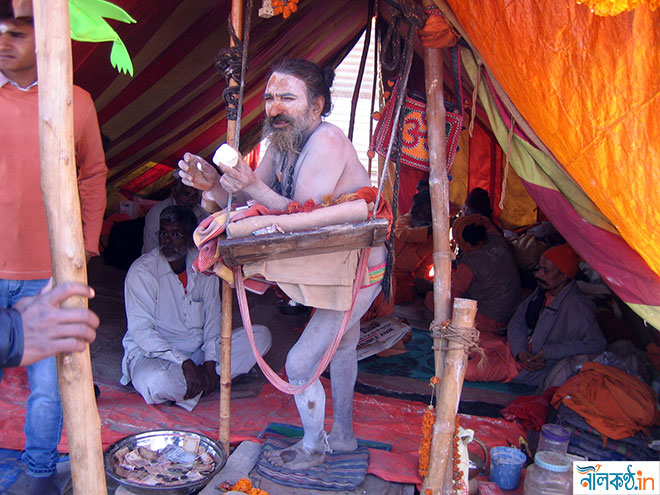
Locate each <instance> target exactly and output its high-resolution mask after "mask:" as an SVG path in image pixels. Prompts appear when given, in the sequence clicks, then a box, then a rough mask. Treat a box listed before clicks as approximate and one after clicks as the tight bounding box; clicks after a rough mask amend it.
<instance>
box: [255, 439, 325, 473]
mask: <svg viewBox="0 0 660 495" xmlns="http://www.w3.org/2000/svg"><path fill="white" fill-rule="evenodd" d="M264 455H265V456H266V459H268V462H270V463H271V464H272V465H274V466H279V467H283V468H286V469H290V470H292V471H297V470H302V469H307V468H310V467H312V466H318V465H319V464H323V462H324V461H325V448H324V446H323V444H321V446H320V449H319V450H318V451H317V450H310V449H308V448H307V447H305V446H304V445H303V443H302V440H301V441H300V442H298V443H296V444H294V445H292V446H291V447H287V448H286V449H282V450H271V451H270V452H266V453H265V454H264Z"/></svg>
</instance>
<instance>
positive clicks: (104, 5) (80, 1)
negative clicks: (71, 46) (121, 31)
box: [69, 0, 136, 76]
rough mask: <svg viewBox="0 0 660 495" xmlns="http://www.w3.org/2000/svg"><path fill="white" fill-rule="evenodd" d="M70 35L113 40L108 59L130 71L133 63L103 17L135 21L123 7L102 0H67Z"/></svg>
mask: <svg viewBox="0 0 660 495" xmlns="http://www.w3.org/2000/svg"><path fill="white" fill-rule="evenodd" d="M69 15H70V20H71V38H72V39H74V40H77V41H88V42H92V43H100V42H103V41H112V51H111V52H110V63H111V64H112V66H113V67H115V68H116V69H117V70H118V71H119V73H128V74H130V75H131V76H132V75H133V63H132V62H131V56H130V55H129V54H128V50H127V49H126V46H125V45H124V42H123V41H122V40H121V38H120V37H119V35H118V34H117V32H116V31H115V30H114V29H113V28H112V27H111V26H110V24H108V23H107V22H106V20H105V19H104V18H108V19H115V20H117V21H121V22H125V23H128V24H131V23H134V22H136V21H135V19H133V18H132V17H131V16H130V15H128V13H126V11H125V10H124V9H122V8H121V7H117V6H116V5H114V4H112V3H110V2H106V1H105V0H69Z"/></svg>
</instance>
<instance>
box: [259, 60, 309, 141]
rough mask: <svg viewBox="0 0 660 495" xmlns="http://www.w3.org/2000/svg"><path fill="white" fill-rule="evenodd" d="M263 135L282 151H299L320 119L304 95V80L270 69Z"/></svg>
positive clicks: (265, 97)
mask: <svg viewBox="0 0 660 495" xmlns="http://www.w3.org/2000/svg"><path fill="white" fill-rule="evenodd" d="M264 100H265V101H266V117H267V118H266V120H265V121H264V126H263V137H264V138H268V139H269V140H270V142H271V144H272V145H274V146H276V147H277V149H279V150H280V151H282V152H299V151H300V148H301V146H302V144H303V142H304V140H305V138H306V137H307V136H308V135H309V134H310V133H311V132H312V130H314V128H315V127H316V125H318V123H319V122H320V114H319V115H316V114H315V112H314V108H313V106H312V105H310V103H309V100H308V97H307V87H306V86H305V83H304V82H303V81H302V80H301V79H298V78H297V77H295V76H291V75H287V74H280V73H277V72H276V73H274V74H273V75H272V76H271V77H270V79H269V80H268V84H267V85H266V92H265V93H264Z"/></svg>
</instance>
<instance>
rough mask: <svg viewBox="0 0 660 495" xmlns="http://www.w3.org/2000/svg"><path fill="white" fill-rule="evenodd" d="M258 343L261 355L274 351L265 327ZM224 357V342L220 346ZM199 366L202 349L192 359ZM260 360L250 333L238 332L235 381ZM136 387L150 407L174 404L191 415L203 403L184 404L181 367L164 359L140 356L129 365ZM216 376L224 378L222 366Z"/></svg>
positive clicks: (256, 331) (234, 341)
mask: <svg viewBox="0 0 660 495" xmlns="http://www.w3.org/2000/svg"><path fill="white" fill-rule="evenodd" d="M253 328H254V341H255V344H256V346H257V349H258V350H259V352H260V354H262V355H263V354H265V353H266V352H268V350H269V349H270V345H271V335H270V331H269V330H268V328H266V327H265V326H264V325H254V327H253ZM216 345H217V348H218V352H217V355H218V356H219V355H220V339H218V340H217V342H216ZM189 359H191V360H192V361H194V363H195V364H198V365H199V364H202V362H203V361H204V351H203V350H202V349H201V348H200V349H199V350H197V351H195V352H194V353H193V354H192V355H191V356H190V357H189ZM256 362H257V360H256V358H255V357H254V354H253V353H252V348H251V347H250V342H249V341H248V337H247V333H246V332H245V329H244V328H243V327H239V328H236V329H235V330H234V331H233V332H232V335H231V377H232V378H235V377H237V376H239V375H243V374H245V373H247V372H248V371H250V370H251V369H252V367H253V366H254V365H255V364H256ZM127 365H128V369H129V372H130V376H131V381H132V383H133V387H134V388H135V390H137V392H138V393H139V394H140V395H141V396H142V397H143V398H144V400H145V401H146V403H147V404H160V403H162V402H167V401H173V402H175V403H176V405H177V406H181V407H183V408H184V409H186V410H188V411H192V410H193V408H194V407H195V406H196V405H197V403H198V402H199V399H200V398H201V396H202V394H199V395H197V396H196V397H193V398H191V399H187V400H183V397H184V396H185V395H186V389H187V386H186V379H185V377H184V376H183V370H182V369H181V366H180V365H179V364H177V363H173V362H172V361H166V360H164V359H158V358H149V357H145V356H136V357H135V358H134V359H131V360H130V361H129V362H128V363H127ZM215 369H216V372H217V373H218V375H220V363H217V364H216V368H215Z"/></svg>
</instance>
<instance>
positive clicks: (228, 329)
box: [218, 0, 243, 455]
mask: <svg viewBox="0 0 660 495" xmlns="http://www.w3.org/2000/svg"><path fill="white" fill-rule="evenodd" d="M231 23H232V26H233V28H234V32H235V33H236V36H237V37H238V39H242V38H243V0H232V3H231ZM229 43H230V45H231V46H234V41H233V40H232V39H231V37H230V39H229ZM228 84H229V85H230V86H237V85H238V83H237V82H236V81H234V80H233V79H230V80H229V82H228ZM236 125H237V121H236V120H229V119H228V120H227V138H226V142H228V143H231V144H234V138H235V137H236ZM228 207H229V205H228ZM233 302H234V292H233V291H232V290H231V287H230V286H229V284H228V283H227V282H226V281H224V280H223V281H222V330H221V336H220V342H221V350H220V363H221V364H220V425H219V431H218V440H219V441H220V445H221V446H222V448H224V449H225V453H226V454H227V455H229V444H230V436H231V428H230V422H231V333H232V319H233Z"/></svg>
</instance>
